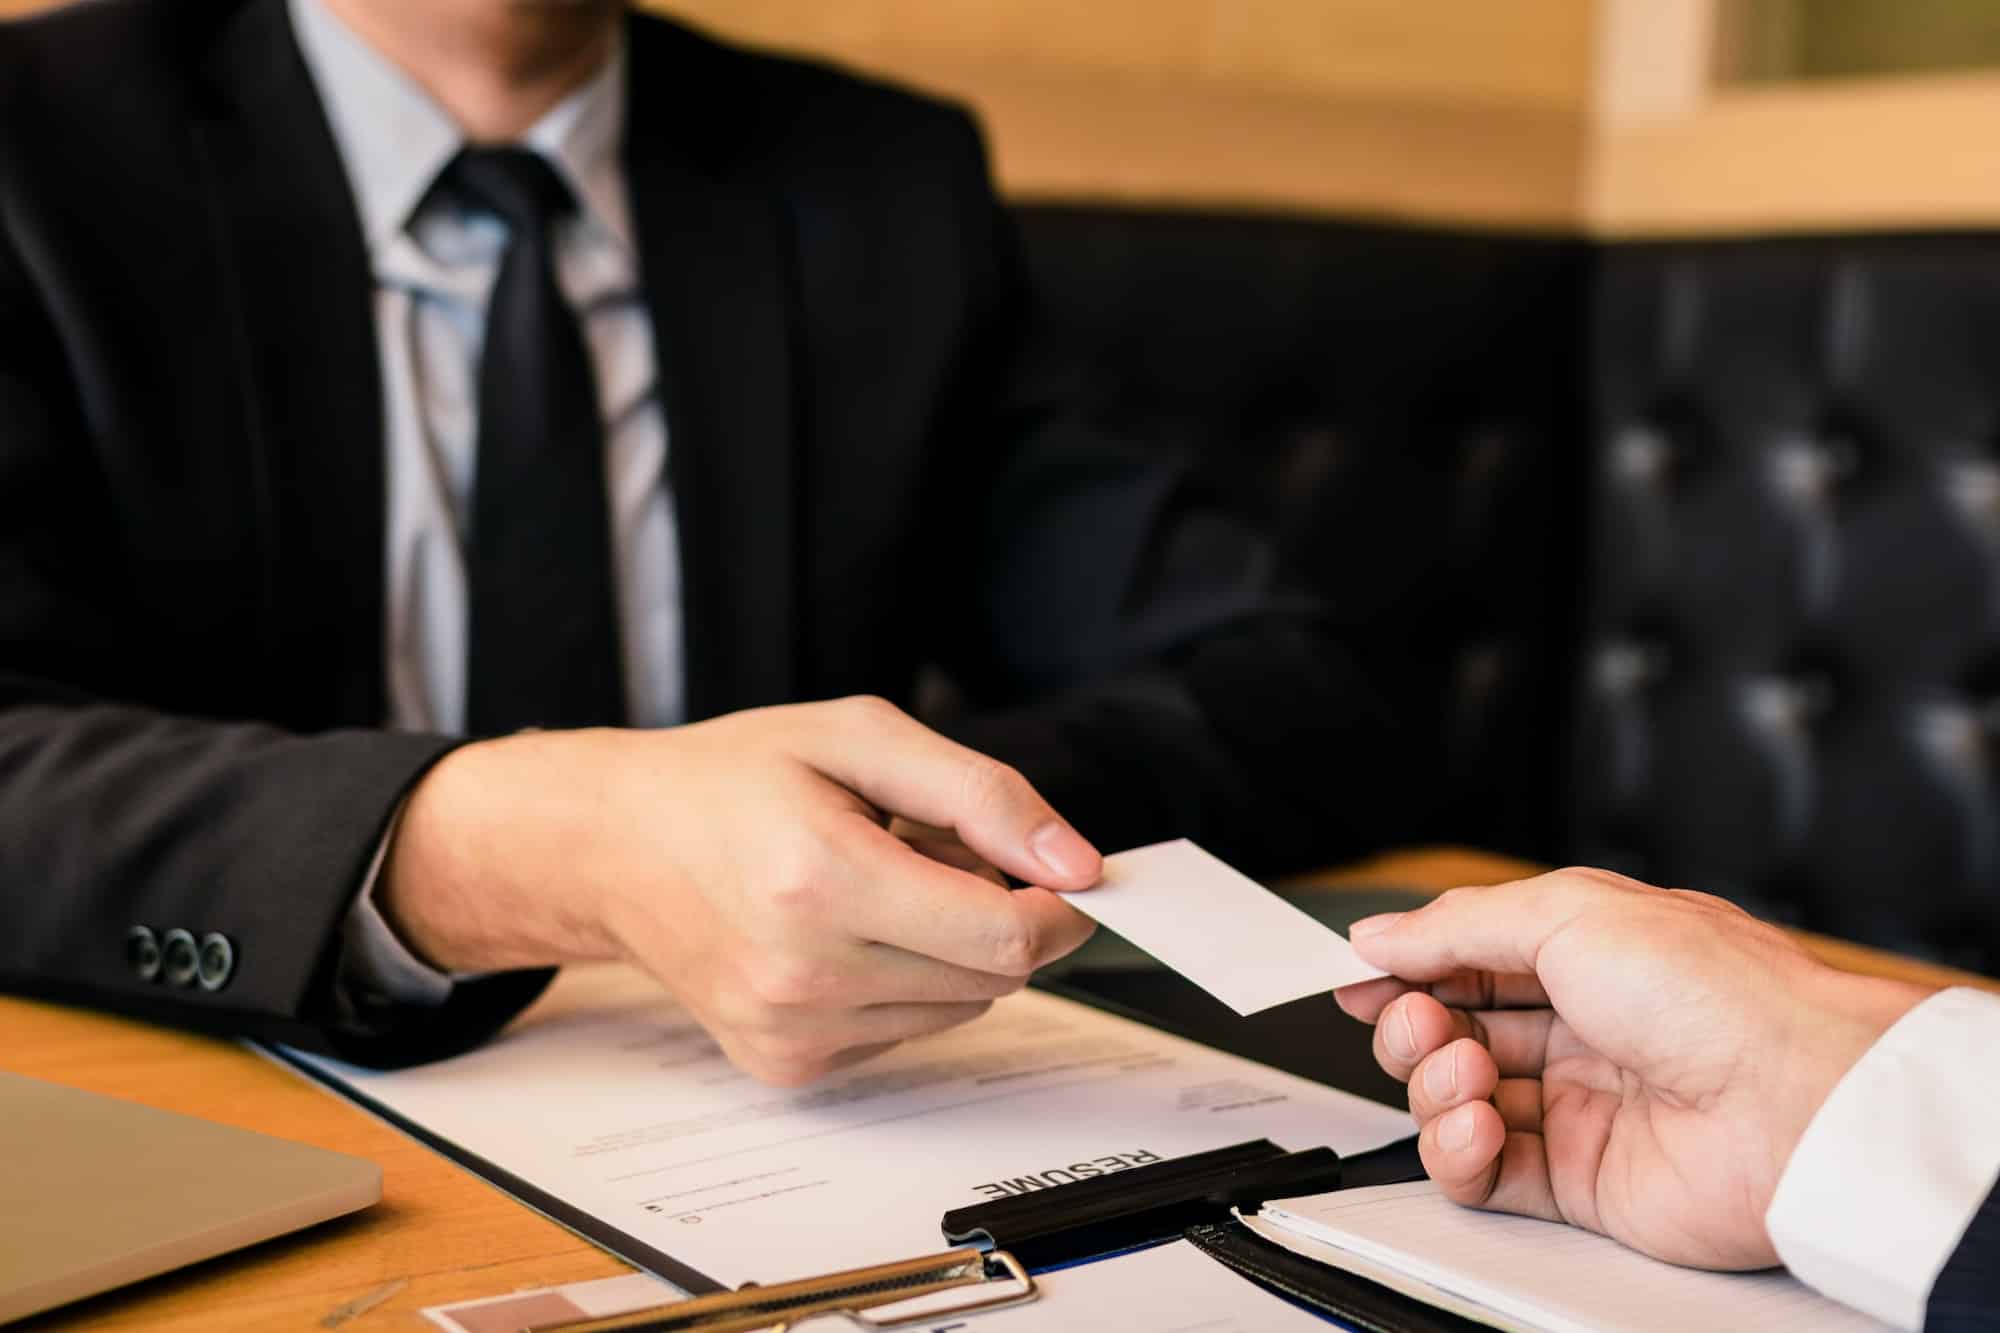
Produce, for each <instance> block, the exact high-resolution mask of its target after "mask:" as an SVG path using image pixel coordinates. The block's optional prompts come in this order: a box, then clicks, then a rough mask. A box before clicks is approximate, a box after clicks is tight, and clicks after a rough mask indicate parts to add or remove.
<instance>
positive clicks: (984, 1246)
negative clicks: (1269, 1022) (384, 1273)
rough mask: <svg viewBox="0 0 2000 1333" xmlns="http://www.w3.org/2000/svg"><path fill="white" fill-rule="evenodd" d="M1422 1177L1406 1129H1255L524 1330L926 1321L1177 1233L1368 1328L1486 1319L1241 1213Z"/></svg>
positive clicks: (1431, 1326)
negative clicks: (881, 1249) (1348, 1137)
mask: <svg viewBox="0 0 2000 1333" xmlns="http://www.w3.org/2000/svg"><path fill="white" fill-rule="evenodd" d="M1422 1176H1423V1167H1422V1164H1421V1162H1420V1161H1419V1159H1418V1157H1417V1148H1416V1139H1415V1138H1414V1137H1412V1138H1408V1139H1404V1140H1401V1141H1399V1142H1397V1143H1393V1144H1390V1145H1388V1146H1387V1147H1384V1148H1379V1149H1376V1150H1375V1151H1373V1152H1368V1153H1358V1154H1355V1155H1353V1156H1350V1157H1347V1158H1342V1157H1341V1156H1340V1155H1339V1154H1337V1153H1335V1152H1334V1151H1333V1150H1332V1149H1330V1148H1324V1147H1319V1148H1309V1149H1306V1150H1304V1151H1300V1152H1290V1151H1287V1150H1286V1149H1283V1148H1281V1147H1279V1146H1278V1145H1277V1144H1275V1143H1272V1142H1271V1141H1270V1140H1268V1139H1256V1140H1251V1141H1248V1142H1244V1143H1238V1144H1233V1145H1231V1146H1229V1147H1226V1148H1217V1149H1212V1150H1210V1151H1208V1152H1201V1153H1193V1154H1189V1155H1188V1156H1185V1157H1178V1158H1170V1159H1168V1160H1166V1161H1163V1162H1157V1163H1153V1164H1151V1165H1148V1166H1143V1167H1139V1168H1136V1169H1134V1170H1131V1171H1128V1172H1121V1173H1119V1174H1117V1175H1113V1176H1100V1177H1094V1178H1087V1179H1083V1180H1078V1181H1074V1182H1071V1183H1068V1184H1063V1185H1057V1186H1055V1187H1053V1188H1050V1189H1047V1190H1040V1191H1035V1192H1032V1193H1028V1194H1020V1195H1013V1196H1010V1197H1007V1198H1004V1199H995V1200H991V1201H988V1202H985V1203H980V1204H974V1205H971V1206H969V1207H965V1208H956V1209H952V1210H951V1211H949V1212H947V1213H945V1214H944V1216H943V1217H942V1218H941V1219H940V1222H939V1227H940V1230H941V1231H942V1232H943V1233H944V1237H945V1239H946V1240H947V1241H949V1242H952V1243H954V1244H957V1245H959V1246H960V1247H961V1248H958V1249H955V1250H951V1251H947V1252H945V1253H942V1254H938V1255H929V1256H923V1257H920V1258H915V1259H907V1260H903V1261H900V1262H898V1263H893V1264H881V1265H876V1266H874V1267H870V1268H862V1269H852V1270H848V1271H845V1272H839V1273H830V1274H826V1275H824V1276H822V1277H817V1278H808V1279H803V1280H800V1281H795V1282H786V1283H777V1284H773V1285H772V1286H769V1287H757V1286H749V1287H744V1288H741V1289H739V1290H737V1291H734V1292H723V1293H718V1294H713V1295H708V1296H702V1297H697V1298H696V1299H694V1300H689V1301H678V1302H674V1303H671V1304H667V1305H662V1306H658V1307H655V1308H653V1309H649V1310H641V1311H635V1312H632V1313H629V1314H624V1315H617V1316H612V1317H608V1318H600V1319H585V1320H571V1321H564V1322H558V1323H550V1324H537V1325H533V1326H531V1327H530V1328H529V1329H528V1330H525V1331H524V1333H750V1330H756V1329H784V1328H788V1327H790V1326H791V1325H792V1324H793V1323H794V1322H800V1321H803V1320H806V1319H809V1318H818V1317H820V1316H823V1315H828V1314H837V1315H844V1316H846V1317H847V1319H848V1320H849V1321H850V1323H852V1324H854V1325H856V1326H859V1327H861V1328H864V1329H895V1328H898V1327H905V1326H911V1325H916V1324H932V1325H935V1323H936V1322H937V1321H938V1320H939V1319H949V1320H952V1321H957V1320H959V1319H963V1318H966V1317H968V1316H971V1315H975V1314H978V1313H982V1312H984V1311H988V1310H995V1309H1002V1308H1006V1307H1009V1306H1017V1305H1021V1304H1025V1303H1027V1302H1030V1301H1033V1300H1035V1299H1036V1298H1037V1295H1038V1294H1039V1293H1038V1290H1037V1288H1036V1285H1035V1279H1034V1274H1036V1273H1043V1272H1050V1271H1054V1270H1058V1269H1062V1268H1068V1267H1073V1266H1075V1265H1079V1264H1086V1263H1094V1262H1098V1261H1112V1262H1115V1261H1116V1258H1117V1256H1119V1255H1121V1254H1128V1253H1131V1252H1133V1251H1135V1250H1141V1249H1146V1248H1150V1247H1151V1246H1154V1245H1160V1244H1165V1243H1168V1242H1171V1241H1176V1240H1186V1241H1187V1242H1189V1243H1190V1244H1191V1245H1192V1246H1193V1247H1194V1248H1195V1249H1197V1250H1199V1251H1201V1252H1202V1253H1203V1254H1205V1255H1207V1256H1208V1257H1209V1258H1211V1259H1213V1260H1215V1261H1216V1262H1218V1263H1220V1264H1222V1265H1224V1266H1225V1267H1227V1268H1229V1269H1231V1270H1232V1271H1233V1272H1235V1273H1237V1274H1238V1275H1239V1276H1241V1277H1243V1278H1246V1279H1247V1280H1249V1281H1250V1282H1252V1283H1254V1284H1256V1285H1257V1286H1259V1287H1262V1288H1264V1289H1266V1290H1268V1291H1271V1292H1274V1293H1276V1294H1277V1295H1279V1296H1282V1297H1284V1298H1285V1299H1287V1300H1289V1301H1291V1302H1293V1303H1294V1304H1300V1305H1304V1306H1307V1307H1308V1308H1310V1309H1312V1310H1314V1311H1316V1312H1318V1313H1320V1314H1322V1315H1326V1316H1331V1317H1332V1318H1335V1319H1338V1320H1340V1321H1341V1322H1343V1323H1345V1324H1347V1325H1349V1326H1351V1327H1355V1328H1359V1329H1363V1330H1367V1331H1368V1333H1470V1331H1471V1330H1476V1329H1479V1328H1481V1327H1482V1326H1481V1325H1479V1324H1476V1323H1474V1322H1472V1321H1471V1320H1468V1319H1465V1318H1464V1317H1462V1316H1460V1315H1457V1314H1454V1313H1451V1312H1450V1311H1445V1310H1440V1309H1437V1308H1435V1307H1433V1306H1429V1305H1426V1304H1424V1303H1423V1302H1422V1301H1420V1300H1417V1299H1416V1298H1414V1297H1412V1296H1408V1295H1405V1294H1403V1293H1401V1292H1397V1291H1393V1290H1391V1289H1390V1288H1387V1287H1384V1286H1380V1285H1378V1284H1376V1283H1374V1282H1370V1281H1368V1280H1367V1279H1365V1278H1362V1277H1358V1276H1356V1275H1354V1274H1352V1273H1348V1272H1345V1271H1342V1270H1340V1269H1335V1268H1330V1267H1327V1266H1325V1265H1322V1264H1317V1263H1313V1262H1312V1261H1310V1260H1307V1259H1302V1258H1300V1257H1299V1256H1297V1255H1295V1254H1293V1253H1292V1252H1291V1251H1289V1250H1286V1249H1284V1248H1282V1247H1280V1246H1277V1245H1273V1244H1272V1243H1270V1242H1269V1241H1266V1240H1264V1239H1263V1238H1262V1237H1260V1236H1258V1235H1257V1234H1256V1233H1255V1232H1254V1231H1252V1230H1250V1229H1249V1228H1248V1227H1246V1226H1245V1225H1244V1224H1243V1223H1242V1221H1241V1220H1240V1218H1239V1216H1238V1214H1239V1213H1248V1212H1255V1211H1256V1210H1257V1209H1258V1208H1259V1207H1260V1206H1261V1205H1262V1203H1263V1202H1264V1201H1265V1200H1266V1199H1272V1198H1280V1197H1286V1196H1292V1195H1298V1194H1317V1193H1324V1192H1326V1191H1329V1190H1335V1189H1342V1188H1348V1189H1352V1188H1360V1187H1364V1186H1369V1185H1386V1184H1393V1183H1397V1182H1401V1181H1408V1180H1413V1179H1421V1178H1422ZM946 1292H958V1293H960V1296H961V1299H959V1300H958V1301H955V1302H954V1303H952V1304H950V1305H947V1306H939V1305H935V1304H933V1305H927V1306H925V1307H923V1308H922V1309H921V1310H920V1311H918V1312H917V1313H915V1314H909V1315H905V1316H902V1317H886V1318H885V1317H877V1316H876V1315H875V1314H874V1313H873V1311H875V1310H879V1309H884V1308H885V1307H892V1306H895V1305H897V1304H900V1303H903V1302H906V1301H909V1300H912V1299H915V1298H917V1297H920V1296H928V1295H933V1294H940V1293H946ZM975 1331H976V1325H975Z"/></svg>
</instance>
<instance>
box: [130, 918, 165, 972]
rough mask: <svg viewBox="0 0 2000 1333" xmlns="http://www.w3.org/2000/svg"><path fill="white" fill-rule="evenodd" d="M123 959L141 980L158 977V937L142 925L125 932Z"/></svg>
mask: <svg viewBox="0 0 2000 1333" xmlns="http://www.w3.org/2000/svg"><path fill="white" fill-rule="evenodd" d="M125 961H126V962H127V963H129V964H130V965H131V967H132V970H133V971H134V972H136V973H138V974H139V980H141V981H158V980H159V979H160V937H159V936H157V935H155V934H154V933H153V932H152V931H151V930H148V929H147V928H146V927H144V926H134V927H132V929H130V930H128V931H126V932H125Z"/></svg>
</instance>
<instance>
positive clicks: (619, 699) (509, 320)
mask: <svg viewBox="0 0 2000 1333" xmlns="http://www.w3.org/2000/svg"><path fill="white" fill-rule="evenodd" d="M440 184H441V185H443V186H445V187H446V188H449V189H454V190H457V191H460V192H462V194H463V195H464V196H467V197H469V198H470V199H471V201H472V202H474V203H475V204H478V205H479V206H482V207H484V208H486V209H489V210H491V211H492V212H493V213H494V214H496V215H498V216H499V217H500V219H501V220H502V221H504V222H505V223H506V224H507V228H508V232H509V236H508V242H507V252H506V255H505V256H504V257H503V258H502V260H501V261H500V275H499V277H498V278H497V279H496V280H495V282H494V284H493V295H492V298H491V300H490V302H489V303H488V305H487V310H486V337H485V347H484V350H483V351H482V353H481V355H480V362H479V455H478V464H477V467H476V468H475V477H474V484H473V503H472V531H471V533H470V540H469V542H468V543H467V548H468V549H467V556H466V583H467V593H468V599H467V600H468V615H467V622H468V623H467V633H466V643H467V661H466V708H465V729H466V731H467V732H468V733H470V734H472V735H475V736H491V735H497V734H500V733H503V732H508V731H515V730H518V729H519V728H521V727H528V726H536V727H588V726H604V725H616V724H617V723H619V722H620V721H622V720H623V718H624V715H625V702H624V700H625V692H624V684H623V681H624V672H623V670H622V663H621V661H620V658H619V645H618V616H617V606H616V593H615V585H614V583H613V580H612V570H611V518H610V512H609V498H608V497H607V495H606V493H605V483H604V423H603V420H602V418H601V417H600V415H599V413H598V403H597V383H596V378H595V376H594V375H593V374H592V371H591V364H590V355H589V352H588V351H587V350H586V348H585V346H584V341H583V331H582V329H581V328H580V327H579V325H578V321H577V317H576V312H575V311H573V310H571V309H570V306H569V302H568V301H566V300H564V299H563V294H562V290H561V288H559V287H558V286H557V285H556V277H555V268H554V260H555V255H554V243H553V239H552V236H551V232H552V231H553V230H554V227H555V224H556V222H557V220H558V219H559V218H562V217H563V216H565V215H566V214H568V213H569V212H570V211H571V210H572V209H573V208H574V207H575V200H574V199H573V198H572V197H571V195H570V192H569V189H568V187H567V186H565V185H564V184H563V182H562V179H561V178H560V177H558V176H557V175H556V173H555V171H554V170H553V169H551V168H550V166H549V164H548V163H547V162H545V161H543V160H542V159H541V158H540V157H538V156H536V155H535V154H534V153H532V152H529V151H528V150H526V149H523V148H468V149H466V150H465V151H463V152H461V153H460V154H459V155H458V157H457V158H455V159H454V160H453V161H452V163H451V165H450V166H448V167H447V168H446V169H445V172H444V175H443V176H442V177H441V178H440Z"/></svg>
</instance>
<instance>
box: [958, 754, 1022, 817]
mask: <svg viewBox="0 0 2000 1333" xmlns="http://www.w3.org/2000/svg"><path fill="white" fill-rule="evenodd" d="M1026 785H1027V779H1026V778H1024V777H1022V776H1021V773H1020V770H1019V769H1016V768H1014V767H1012V766H1011V765H1008V764H1003V763H1001V762H1000V761H999V760H998V759H990V758H988V757H987V756H985V755H983V754H978V753H971V754H968V755H967V757H966V761H965V767H964V768H963V769H962V770H961V772H960V775H959V794H960V796H961V797H962V798H963V799H964V801H965V805H966V808H968V809H974V810H977V809H986V808H990V807H993V806H996V805H1003V804H1006V803H1007V802H1008V801H1010V800H1012V799H1013V798H1014V797H1015V796H1016V795H1018V794H1019V792H1020V790H1021V788H1023V787H1024V786H1026Z"/></svg>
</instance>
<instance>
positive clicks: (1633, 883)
mask: <svg viewBox="0 0 2000 1333" xmlns="http://www.w3.org/2000/svg"><path fill="white" fill-rule="evenodd" d="M1556 875H1557V877H1559V878H1561V879H1566V880H1571V881H1574V882H1576V883H1578V884H1580V885H1583V886H1585V887H1595V888H1600V889H1617V890H1620V891H1624V890H1630V889H1644V888H1647V887H1648V886H1647V885H1644V884H1641V883H1640V882H1639V881H1638V880H1636V879H1633V878H1632V877H1631V876H1629V875H1621V874H1619V873H1618V872H1617V871H1615V870H1606V869H1605V868H1604V867H1602V866H1565V867H1563V868H1562V869H1561V870H1558V871H1556Z"/></svg>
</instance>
